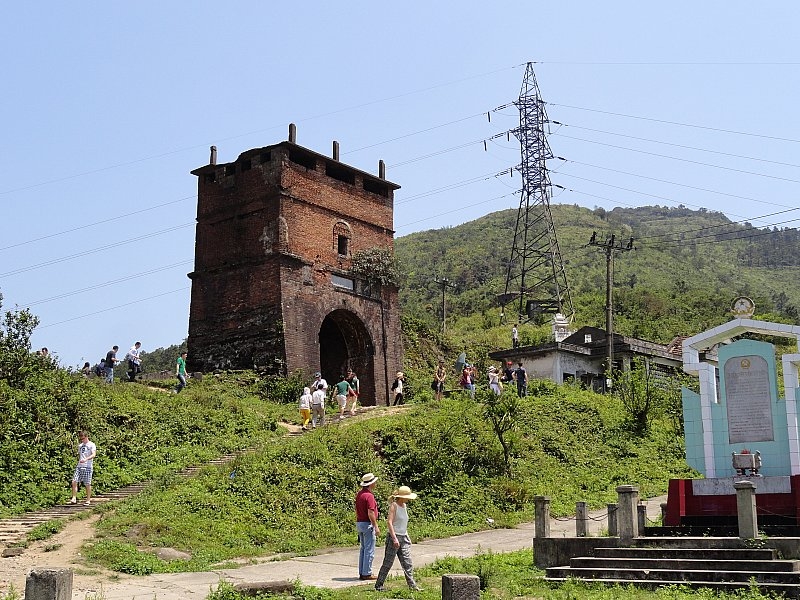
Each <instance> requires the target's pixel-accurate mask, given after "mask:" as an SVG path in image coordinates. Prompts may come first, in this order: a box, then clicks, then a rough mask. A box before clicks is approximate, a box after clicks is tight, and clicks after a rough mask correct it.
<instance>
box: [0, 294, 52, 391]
mask: <svg viewBox="0 0 800 600" xmlns="http://www.w3.org/2000/svg"><path fill="white" fill-rule="evenodd" d="M2 299H3V297H2V295H0V308H2ZM38 324H39V317H37V316H35V315H34V314H33V313H31V312H30V311H29V310H28V309H23V310H13V311H6V312H5V313H3V316H2V322H0V379H3V380H5V381H6V382H8V385H9V386H11V387H12V388H19V387H21V386H22V384H23V383H24V382H25V378H26V377H27V376H28V375H30V373H31V372H32V371H34V370H36V368H37V367H38V368H41V367H42V366H43V365H42V364H39V363H44V362H50V360H49V359H48V358H45V357H41V356H36V355H32V354H31V335H33V330H34V329H36V326H37V325H38Z"/></svg>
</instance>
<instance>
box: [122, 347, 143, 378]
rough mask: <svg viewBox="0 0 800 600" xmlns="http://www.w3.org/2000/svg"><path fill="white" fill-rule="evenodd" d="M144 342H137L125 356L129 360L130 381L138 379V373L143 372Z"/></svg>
mask: <svg viewBox="0 0 800 600" xmlns="http://www.w3.org/2000/svg"><path fill="white" fill-rule="evenodd" d="M141 347H142V342H136V343H135V344H134V345H133V346H131V349H130V350H128V354H126V355H125V358H126V359H127V360H128V381H133V380H135V379H136V375H138V374H139V373H141V372H142V351H141Z"/></svg>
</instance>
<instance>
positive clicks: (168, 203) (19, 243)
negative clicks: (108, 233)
mask: <svg viewBox="0 0 800 600" xmlns="http://www.w3.org/2000/svg"><path fill="white" fill-rule="evenodd" d="M196 197H197V195H196V194H195V195H192V196H184V197H183V198H178V199H177V200H170V201H169V202H164V203H163V204H157V205H155V206H151V207H149V208H143V209H141V210H136V211H133V212H127V213H125V214H124V215H119V216H117V217H111V218H108V219H103V220H102V221H95V222H94V223H87V224H86V225H81V226H79V227H73V228H72V229H65V230H63V231H58V232H56V233H50V234H48V235H43V236H41V237H38V238H33V239H30V240H26V241H24V242H17V243H16V244H11V245H10V246H4V247H2V248H0V252H2V251H3V250H11V249H12V248H19V247H20V246H25V245H27V244H33V243H34V242H41V241H42V240H49V239H51V238H54V237H58V236H60V235H65V234H67V233H74V232H76V231H81V230H82V229H89V228H90V227H96V226H97V225H105V224H106V223H111V222H112V221H120V220H122V219H128V218H129V217H131V216H132V215H138V214H141V213H144V212H148V211H151V210H155V209H157V208H163V207H164V206H169V205H170V204H176V203H178V202H183V201H184V200H191V199H194V198H196Z"/></svg>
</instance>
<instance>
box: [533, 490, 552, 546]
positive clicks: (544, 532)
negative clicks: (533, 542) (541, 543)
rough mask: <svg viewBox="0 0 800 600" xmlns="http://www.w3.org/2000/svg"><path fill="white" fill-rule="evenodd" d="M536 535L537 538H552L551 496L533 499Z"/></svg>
mask: <svg viewBox="0 0 800 600" xmlns="http://www.w3.org/2000/svg"><path fill="white" fill-rule="evenodd" d="M533 513H534V514H533V518H534V523H535V525H534V535H535V536H536V537H537V538H547V537H550V496H534V497H533Z"/></svg>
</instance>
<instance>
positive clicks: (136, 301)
mask: <svg viewBox="0 0 800 600" xmlns="http://www.w3.org/2000/svg"><path fill="white" fill-rule="evenodd" d="M189 290H190V288H186V287H182V288H178V289H176V290H170V291H168V292H162V293H161V294H155V295H154V296H148V297H147V298H139V299H138V300H132V301H130V302H126V303H125V304H118V305H117V306H111V307H109V308H102V309H100V310H95V311H93V312H91V313H88V314H85V315H80V316H77V317H71V318H69V319H64V320H63V321H57V322H55V323H47V324H45V325H39V327H37V329H47V328H48V327H55V326H56V325H63V324H64V323H69V322H71V321H78V320H79V319H85V318H87V317H93V316H95V315H98V314H102V313H106V312H111V311H113V310H118V309H120V308H125V307H126V306H132V305H134V304H141V303H142V302H147V301H148V300H154V299H155V298H161V297H162V296H168V295H169V294H174V293H176V292H185V291H189Z"/></svg>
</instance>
